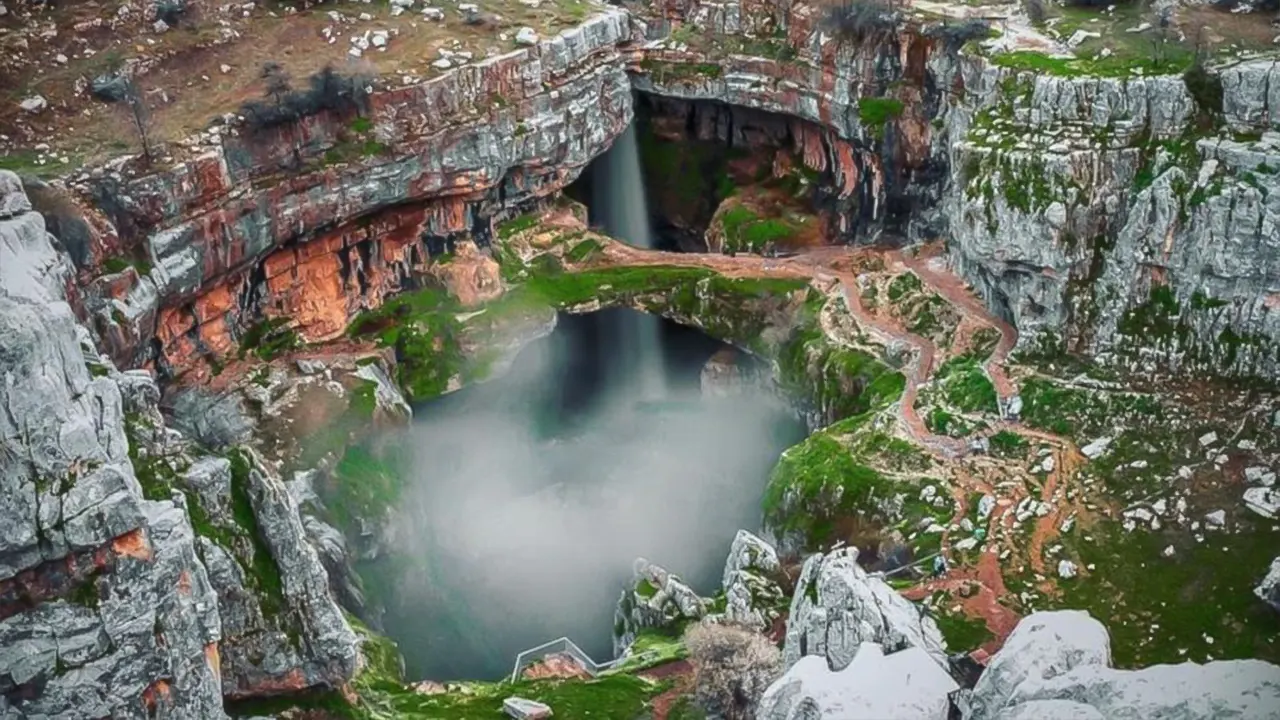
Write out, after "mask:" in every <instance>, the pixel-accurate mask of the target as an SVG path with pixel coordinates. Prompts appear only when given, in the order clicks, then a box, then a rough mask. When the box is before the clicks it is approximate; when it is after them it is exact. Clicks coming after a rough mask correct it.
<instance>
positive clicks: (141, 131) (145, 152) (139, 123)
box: [124, 78, 152, 164]
mask: <svg viewBox="0 0 1280 720" xmlns="http://www.w3.org/2000/svg"><path fill="white" fill-rule="evenodd" d="M124 102H125V107H127V108H129V119H130V120H131V121H132V122H133V129H134V131H135V132H136V133H137V134H138V141H139V142H140V143H141V144H142V157H143V158H144V159H145V160H146V161H147V163H148V164H150V163H151V159H152V154H151V110H150V109H149V108H148V107H147V98H146V92H145V91H144V90H143V89H142V88H140V87H138V83H137V81H136V80H134V79H133V78H129V79H128V80H127V81H126V82H125V87H124Z"/></svg>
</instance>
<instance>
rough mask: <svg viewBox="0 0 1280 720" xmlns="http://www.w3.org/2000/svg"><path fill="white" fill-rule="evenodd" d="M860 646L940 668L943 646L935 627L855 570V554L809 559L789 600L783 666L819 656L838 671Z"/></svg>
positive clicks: (885, 586)
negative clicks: (920, 653)
mask: <svg viewBox="0 0 1280 720" xmlns="http://www.w3.org/2000/svg"><path fill="white" fill-rule="evenodd" d="M864 642H873V643H876V644H878V645H880V646H881V647H882V648H884V649H886V650H889V651H890V652H894V651H897V650H900V649H903V648H907V647H918V648H920V649H922V650H924V651H925V652H926V653H928V654H929V656H930V657H932V658H934V660H935V661H937V663H938V664H939V665H943V666H945V665H946V661H947V660H946V650H945V647H946V646H945V643H944V642H943V640H942V633H941V632H940V631H939V630H938V626H937V624H935V623H934V621H933V619H932V618H930V617H928V616H925V615H922V614H921V613H920V611H919V609H918V608H917V607H916V606H915V604H914V603H912V602H911V601H910V600H907V599H906V598H904V597H902V596H901V595H899V594H898V593H897V591H895V590H894V589H893V588H891V587H889V585H888V584H886V583H885V582H884V581H883V580H881V579H880V578H878V577H874V576H870V575H868V574H867V573H866V571H864V570H863V569H862V568H861V567H859V565H858V551H857V549H856V548H841V549H839V550H835V551H832V552H830V553H828V554H826V555H812V556H810V557H809V559H808V560H806V561H805V563H804V568H803V569H802V570H801V571H800V578H799V579H798V580H797V581H796V592H795V595H794V596H793V597H792V600H791V614H790V617H789V619H788V621H787V637H786V643H785V645H784V647H783V660H784V662H785V663H786V664H787V665H788V666H790V665H793V664H795V663H796V662H797V661H798V660H799V659H800V658H801V657H802V656H804V655H821V656H824V657H825V658H826V661H827V663H828V664H829V665H830V667H831V669H832V670H841V669H843V668H845V667H847V666H848V665H849V663H850V662H852V661H853V657H854V655H855V653H856V652H857V651H858V646H859V645H861V644H862V643H864Z"/></svg>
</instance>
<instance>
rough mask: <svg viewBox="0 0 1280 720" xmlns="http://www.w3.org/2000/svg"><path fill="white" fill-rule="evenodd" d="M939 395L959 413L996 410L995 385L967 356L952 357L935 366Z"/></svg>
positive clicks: (997, 408) (997, 410) (997, 404)
mask: <svg viewBox="0 0 1280 720" xmlns="http://www.w3.org/2000/svg"><path fill="white" fill-rule="evenodd" d="M936 377H937V380H938V382H939V383H940V384H941V386H942V396H943V398H945V399H946V401H947V403H948V404H949V405H951V406H952V407H954V408H956V409H958V410H960V411H962V412H984V413H998V412H999V411H1000V405H999V402H998V401H997V399H996V389H995V386H994V385H992V384H991V379H990V378H988V377H987V373H986V372H985V371H984V370H983V369H982V365H981V364H980V363H979V362H978V361H977V360H975V359H973V358H972V357H969V356H961V357H957V358H952V359H951V360H948V361H947V362H946V363H944V364H943V365H942V367H940V368H938V373H937V375H936Z"/></svg>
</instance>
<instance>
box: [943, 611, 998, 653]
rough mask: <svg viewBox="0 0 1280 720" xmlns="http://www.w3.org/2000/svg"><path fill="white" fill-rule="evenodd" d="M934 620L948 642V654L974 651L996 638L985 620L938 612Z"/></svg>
mask: <svg viewBox="0 0 1280 720" xmlns="http://www.w3.org/2000/svg"><path fill="white" fill-rule="evenodd" d="M933 620H934V622H936V623H938V629H939V630H941V631H942V638H943V639H944V640H946V641H947V650H948V652H953V653H954V652H962V651H969V650H973V649H975V648H978V647H981V646H982V645H983V644H984V643H986V642H987V641H989V640H992V639H994V638H995V635H994V634H993V633H992V632H991V631H990V630H988V629H987V623H986V621H985V620H982V619H974V618H970V617H968V616H966V615H964V614H963V613H950V612H938V613H935V614H934V615H933Z"/></svg>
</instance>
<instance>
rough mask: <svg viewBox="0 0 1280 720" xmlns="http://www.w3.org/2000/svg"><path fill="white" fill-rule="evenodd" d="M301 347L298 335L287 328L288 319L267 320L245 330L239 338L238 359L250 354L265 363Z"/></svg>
mask: <svg viewBox="0 0 1280 720" xmlns="http://www.w3.org/2000/svg"><path fill="white" fill-rule="evenodd" d="M301 345H302V341H301V339H300V338H299V337H298V334H297V333H295V332H294V331H293V328H291V327H289V319H288V318H267V319H265V320H261V321H259V322H257V323H255V324H253V325H251V326H250V327H249V329H248V330H245V332H244V335H242V336H241V337H240V357H241V358H242V359H243V358H244V357H245V355H246V354H248V353H250V352H252V353H253V354H255V355H257V356H258V357H259V358H261V359H262V360H264V361H266V362H270V361H271V360H274V359H275V358H277V357H279V356H280V355H281V354H283V353H285V352H288V351H289V350H293V349H296V348H298V347H299V346H301Z"/></svg>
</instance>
